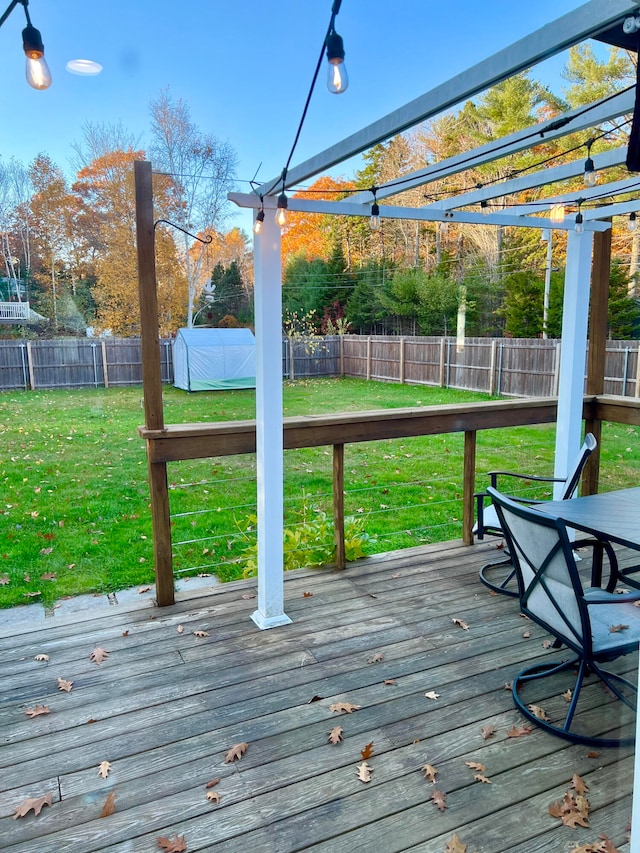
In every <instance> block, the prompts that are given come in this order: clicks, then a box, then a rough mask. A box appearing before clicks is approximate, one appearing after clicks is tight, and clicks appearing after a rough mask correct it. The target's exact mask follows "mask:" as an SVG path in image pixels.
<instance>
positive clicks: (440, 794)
mask: <svg viewBox="0 0 640 853" xmlns="http://www.w3.org/2000/svg"><path fill="white" fill-rule="evenodd" d="M431 799H432V800H433V802H434V803H435V804H436V806H437V807H438V809H439V810H440V811H441V812H443V811H444V810H445V809H446V807H447V795H446V794H445V793H444V791H438V790H437V789H436V790H435V791H434V792H433V794H431Z"/></svg>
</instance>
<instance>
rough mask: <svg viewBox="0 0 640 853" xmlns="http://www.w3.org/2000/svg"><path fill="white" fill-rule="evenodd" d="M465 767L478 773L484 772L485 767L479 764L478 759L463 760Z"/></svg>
mask: <svg viewBox="0 0 640 853" xmlns="http://www.w3.org/2000/svg"><path fill="white" fill-rule="evenodd" d="M465 764H466V765H467V767H470V768H471V769H472V770H475V771H477V772H478V773H484V771H485V770H486V769H487V768H486V767H485V765H484V764H481V763H480V762H479V761H465Z"/></svg>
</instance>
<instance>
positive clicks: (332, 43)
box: [327, 28, 349, 95]
mask: <svg viewBox="0 0 640 853" xmlns="http://www.w3.org/2000/svg"><path fill="white" fill-rule="evenodd" d="M327 62H328V67H327V89H328V90H329V91H330V92H332V93H333V94H334V95H340V94H342V92H344V91H346V90H347V88H348V86H349V75H348V74H347V66H346V65H345V64H344V44H343V42H342V38H341V36H339V35H338V33H337V32H336V31H335V30H334V29H333V28H332V29H331V31H330V33H329V35H328V36H327Z"/></svg>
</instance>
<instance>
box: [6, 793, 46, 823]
mask: <svg viewBox="0 0 640 853" xmlns="http://www.w3.org/2000/svg"><path fill="white" fill-rule="evenodd" d="M52 800H53V794H45V795H44V797H30V798H29V799H27V800H23V801H22V802H21V803H20V805H19V806H18V808H17V809H16V813H15V814H14V816H13V819H14V820H15V819H16V818H18V817H24V816H25V815H26V814H28V813H29V812H30V811H33V813H34V814H35V815H36V816H37V815H39V814H40V812H41V811H42V807H43V806H50V805H51V803H52Z"/></svg>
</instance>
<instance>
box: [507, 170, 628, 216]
mask: <svg viewBox="0 0 640 853" xmlns="http://www.w3.org/2000/svg"><path fill="white" fill-rule="evenodd" d="M625 192H637V193H639V194H640V175H634V177H632V178H623V179H622V180H621V181H612V182H611V183H609V184H599V185H596V186H595V187H581V188H580V189H579V190H571V192H567V193H563V194H562V195H555V196H545V197H544V198H541V199H539V201H536V208H537V209H538V210H546V209H547V208H549V207H552V206H553V205H554V204H577V202H578V201H580V200H581V201H593V200H595V201H600V200H604V199H605V198H609V197H610V196H615V195H620V194H621V193H625ZM603 207H605V206H604V205H603ZM605 209H606V210H607V211H608V207H605ZM510 210H511V213H515V214H525V213H531V207H530V206H529V205H527V204H521V205H514V206H513V207H512V208H510ZM605 215H606V216H609V213H608V212H607V213H606V214H605Z"/></svg>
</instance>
